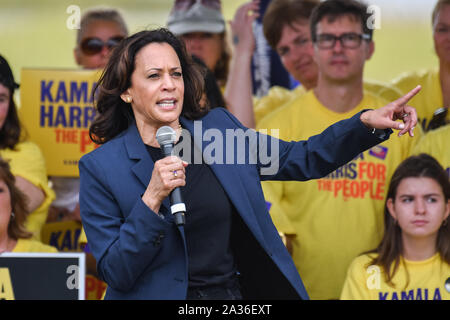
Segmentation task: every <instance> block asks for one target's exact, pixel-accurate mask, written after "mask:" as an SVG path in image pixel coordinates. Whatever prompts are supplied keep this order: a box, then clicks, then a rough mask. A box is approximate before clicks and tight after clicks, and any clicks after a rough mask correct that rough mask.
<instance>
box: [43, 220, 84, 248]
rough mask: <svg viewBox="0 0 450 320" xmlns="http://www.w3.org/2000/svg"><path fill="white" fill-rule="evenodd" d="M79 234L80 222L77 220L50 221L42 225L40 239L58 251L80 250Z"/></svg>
mask: <svg viewBox="0 0 450 320" xmlns="http://www.w3.org/2000/svg"><path fill="white" fill-rule="evenodd" d="M80 234H81V223H80V222H78V221H61V222H51V223H46V224H44V226H43V227H42V231H41V241H42V242H43V243H45V244H48V245H50V246H54V247H56V248H57V249H58V251H60V252H81V251H82V250H81V248H80V246H79V241H78V239H79V237H80Z"/></svg>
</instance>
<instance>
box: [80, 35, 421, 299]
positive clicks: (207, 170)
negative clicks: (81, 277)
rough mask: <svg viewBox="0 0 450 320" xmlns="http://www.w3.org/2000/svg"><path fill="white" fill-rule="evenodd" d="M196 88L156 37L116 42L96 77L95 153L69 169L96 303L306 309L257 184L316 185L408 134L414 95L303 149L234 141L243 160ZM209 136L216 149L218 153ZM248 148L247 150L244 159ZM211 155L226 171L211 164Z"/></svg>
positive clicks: (218, 114) (231, 122) (174, 46)
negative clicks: (160, 136) (74, 175)
mask: <svg viewBox="0 0 450 320" xmlns="http://www.w3.org/2000/svg"><path fill="white" fill-rule="evenodd" d="M202 86H203V79H202V75H201V74H200V73H199V71H198V69H196V67H195V65H194V64H193V62H192V61H191V59H190V57H189V56H188V55H187V54H186V51H185V48H184V46H183V44H182V42H180V40H178V39H177V38H176V37H175V36H174V35H173V34H172V33H170V32H169V31H167V30H165V29H158V30H152V31H142V32H139V33H136V34H134V35H132V36H130V37H128V38H126V39H124V40H123V41H122V42H121V43H120V44H119V45H118V47H116V49H115V50H114V51H113V53H112V56H111V58H110V60H109V62H108V65H107V66H106V68H105V70H104V73H103V75H102V77H101V79H100V81H99V84H98V92H97V93H98V100H97V118H96V120H95V121H94V122H93V124H92V126H91V128H90V135H91V138H92V139H93V141H94V142H96V143H98V144H101V146H100V147H99V148H97V149H96V150H94V151H93V152H91V153H89V154H87V155H85V156H84V157H83V158H82V159H81V161H80V165H79V168H80V177H81V190H80V208H81V217H82V221H83V225H84V227H85V230H86V235H87V238H88V241H89V244H90V245H91V250H92V252H93V254H94V256H95V258H96V260H97V269H98V273H99V276H100V277H101V278H102V279H103V280H104V281H105V282H106V283H107V284H108V289H107V292H106V295H105V299H177V300H178V299H307V298H308V295H307V293H306V291H305V288H304V286H303V284H302V281H301V278H300V276H299V274H298V272H297V270H296V268H295V265H294V263H293V261H292V259H291V257H290V256H289V253H288V252H287V250H286V248H285V247H284V245H283V243H282V241H281V239H280V237H279V235H278V232H277V230H276V229H275V227H274V225H273V223H272V221H271V219H270V216H269V213H268V211H267V208H266V203H265V201H264V196H263V193H262V190H261V187H260V181H261V180H308V179H314V178H320V177H322V176H325V175H327V174H328V173H330V172H332V171H333V170H335V169H336V168H338V167H340V166H341V165H343V164H344V163H346V162H348V161H350V160H351V159H352V158H354V157H355V156H356V155H357V154H359V153H360V152H363V151H364V150H367V149H368V148H370V147H372V146H374V145H377V144H378V143H380V142H382V141H384V140H385V139H388V137H389V135H390V133H391V132H392V131H391V130H390V128H393V129H401V131H400V132H399V134H404V133H406V132H409V133H410V135H412V129H413V127H414V126H415V124H416V122H417V118H416V112H415V110H414V108H411V107H408V106H406V102H407V101H408V100H409V99H410V98H411V97H413V96H414V95H415V94H416V93H417V92H418V91H419V90H420V88H416V89H414V90H413V91H411V92H410V93H408V94H407V95H406V96H404V97H402V98H401V99H399V100H397V101H395V102H392V103H390V104H388V105H387V106H385V107H383V108H380V109H377V110H367V111H365V112H361V113H358V114H356V115H355V116H353V117H352V118H350V119H348V120H344V121H341V122H338V123H336V124H334V125H333V126H331V127H329V128H328V129H326V130H325V131H324V132H323V133H322V134H320V135H317V136H314V137H311V138H310V139H308V141H299V142H285V141H281V140H277V139H275V138H272V137H270V136H264V135H262V134H259V133H254V134H255V135H256V136H257V139H254V140H253V141H249V140H251V139H243V140H240V141H241V143H244V144H245V145H244V146H243V147H244V148H242V150H249V151H248V152H247V153H248V154H245V156H244V157H242V159H241V158H239V153H240V152H237V151H241V147H242V146H236V145H234V147H233V148H231V147H230V145H229V144H228V142H229V141H227V139H228V138H229V137H228V136H227V134H230V132H236V131H239V130H241V131H242V130H243V131H244V132H245V130H247V129H246V128H245V127H243V126H242V125H241V124H240V123H239V121H238V120H236V118H234V117H233V116H232V115H231V114H230V113H228V112H227V111H226V110H224V109H223V108H216V109H213V110H211V111H209V112H208V110H205V109H204V108H200V107H199V101H200V99H201V97H202V93H203V87H202ZM397 119H402V120H403V123H401V122H396V121H395V120H397ZM199 124H200V125H199ZM162 126H169V127H171V128H172V129H173V130H174V131H175V132H176V133H177V134H176V139H177V138H178V137H179V136H180V135H181V132H182V131H183V138H182V139H180V141H179V143H184V144H185V143H186V142H187V141H191V142H192V143H191V144H190V148H191V151H194V152H188V151H189V150H188V149H189V148H184V150H183V159H185V160H187V161H183V160H181V159H180V158H179V157H176V156H167V157H164V156H163V155H162V153H161V151H160V145H159V143H158V141H157V138H156V136H157V134H156V133H157V131H158V129H159V128H160V127H162ZM199 128H200V129H199ZM377 129H378V130H377ZM211 132H214V133H215V134H214V135H212V134H210V133H211ZM184 133H188V135H190V136H191V137H192V138H191V139H188V138H187V137H186V135H185V134H184ZM218 134H221V135H222V137H225V138H224V139H223V140H224V141H226V142H227V143H217V141H216V140H217V137H218V136H219V135H218ZM212 136H215V137H216V138H215V139H213V138H212ZM263 138H264V139H263ZM176 139H175V140H176ZM185 139H186V140H185ZM260 141H266V142H267V143H264V144H261V143H260ZM175 142H176V141H175ZM213 142H214V143H215V144H214V148H213V149H215V150H214V152H212V151H211V144H212V143H213ZM268 146H277V147H276V148H270V150H268V154H271V159H274V161H276V162H277V166H276V167H277V168H278V170H276V171H275V172H272V173H266V174H261V172H262V171H261V170H262V169H263V163H264V164H265V165H266V166H267V162H265V161H262V160H263V159H260V158H259V155H260V154H264V152H263V153H261V152H260V151H261V149H262V148H265V147H268ZM237 149H239V150H237ZM251 150H258V152H256V153H253V155H254V154H257V155H256V159H255V161H250V160H251V159H252V155H251V154H250V153H251V152H250V151H251ZM195 151H200V155H202V157H200V158H201V159H200V160H201V161H198V160H199V157H198V154H199V153H198V152H197V153H196V152H195ZM186 155H187V158H186ZM207 155H209V156H207ZM211 155H214V159H216V160H217V159H219V158H220V157H222V159H227V160H228V161H210V160H211V159H210V158H211V157H210V156H211ZM208 158H209V159H208ZM237 158H239V159H237ZM229 160H233V161H229ZM239 160H244V161H239ZM175 188H181V195H182V197H183V199H184V204H185V208H186V216H185V220H186V222H185V224H184V225H178V224H176V223H175V220H174V218H173V216H172V214H171V210H170V208H171V203H170V201H169V194H170V193H171V192H172V191H173V190H174V189H175Z"/></svg>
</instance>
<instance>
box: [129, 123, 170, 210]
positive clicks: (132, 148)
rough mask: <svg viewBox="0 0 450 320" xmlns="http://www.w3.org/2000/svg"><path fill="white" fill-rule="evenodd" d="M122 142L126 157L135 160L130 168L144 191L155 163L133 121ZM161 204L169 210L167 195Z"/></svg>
mask: <svg viewBox="0 0 450 320" xmlns="http://www.w3.org/2000/svg"><path fill="white" fill-rule="evenodd" d="M124 143H125V148H126V149H127V151H128V157H129V158H130V159H131V160H135V161H136V160H137V161H136V163H135V164H134V165H133V166H132V167H131V170H132V171H133V173H134V174H135V176H136V178H137V179H138V180H139V181H140V182H141V183H142V185H143V186H144V189H143V192H142V193H144V191H145V189H146V188H147V186H148V184H149V182H150V179H151V177H152V172H153V167H154V165H155V163H154V162H153V160H152V158H151V157H150V155H149V153H148V151H147V149H146V147H145V144H144V142H143V141H142V138H141V136H140V134H139V131H138V129H137V127H136V124H135V123H133V124H132V125H130V127H129V128H128V129H127V132H126V133H125V136H124ZM162 206H164V207H165V209H166V210H169V208H170V202H169V198H168V197H167V198H166V199H164V201H163V203H162Z"/></svg>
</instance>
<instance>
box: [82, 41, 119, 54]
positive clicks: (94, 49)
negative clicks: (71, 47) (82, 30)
mask: <svg viewBox="0 0 450 320" xmlns="http://www.w3.org/2000/svg"><path fill="white" fill-rule="evenodd" d="M123 38H124V37H122V36H117V37H112V38H109V39H108V40H107V41H106V42H103V40H101V39H99V38H86V39H84V40H83V41H81V44H80V48H81V50H82V51H83V53H84V54H86V55H88V56H93V55H94V54H97V53H100V52H101V51H102V50H103V47H104V46H106V47H107V48H108V49H109V50H111V49H112V48H114V47H115V46H117V45H118V44H119V42H120V41H122V39H123Z"/></svg>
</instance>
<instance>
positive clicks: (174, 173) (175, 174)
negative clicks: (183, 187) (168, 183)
mask: <svg viewBox="0 0 450 320" xmlns="http://www.w3.org/2000/svg"><path fill="white" fill-rule="evenodd" d="M173 176H174V177H175V178H176V177H178V174H177V170H174V171H173Z"/></svg>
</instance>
